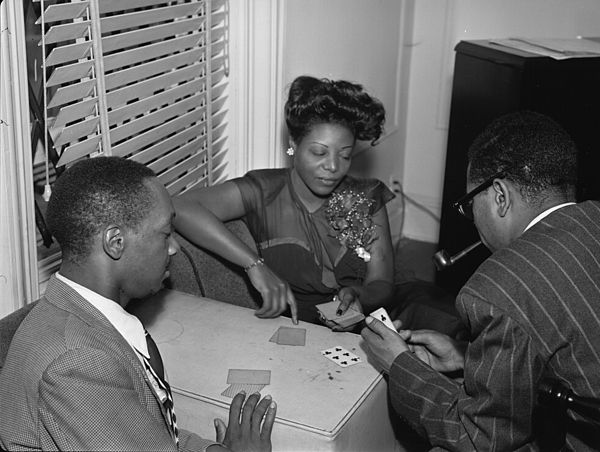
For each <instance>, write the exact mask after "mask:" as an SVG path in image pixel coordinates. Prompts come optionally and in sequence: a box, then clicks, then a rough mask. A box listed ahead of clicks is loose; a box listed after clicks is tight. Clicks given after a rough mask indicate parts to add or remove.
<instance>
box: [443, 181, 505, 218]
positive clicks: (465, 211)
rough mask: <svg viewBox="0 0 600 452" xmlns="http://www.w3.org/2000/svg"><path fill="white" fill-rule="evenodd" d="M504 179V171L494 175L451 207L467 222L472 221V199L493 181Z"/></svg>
mask: <svg viewBox="0 0 600 452" xmlns="http://www.w3.org/2000/svg"><path fill="white" fill-rule="evenodd" d="M504 177H506V173H505V172H504V171H500V172H499V173H496V174H494V175H493V176H492V177H490V178H489V179H486V180H485V181H483V182H482V183H481V184H479V185H478V186H477V187H475V188H474V189H473V190H471V191H470V192H469V193H467V194H466V195H464V196H463V197H462V198H460V199H459V200H458V201H456V202H455V203H454V204H452V207H454V208H455V209H456V210H458V213H460V214H461V215H463V216H465V217H466V218H468V219H469V220H473V199H474V198H475V196H477V195H478V194H479V193H481V192H482V191H484V190H487V189H488V188H489V187H491V186H492V184H493V183H494V180H496V179H502V178H504Z"/></svg>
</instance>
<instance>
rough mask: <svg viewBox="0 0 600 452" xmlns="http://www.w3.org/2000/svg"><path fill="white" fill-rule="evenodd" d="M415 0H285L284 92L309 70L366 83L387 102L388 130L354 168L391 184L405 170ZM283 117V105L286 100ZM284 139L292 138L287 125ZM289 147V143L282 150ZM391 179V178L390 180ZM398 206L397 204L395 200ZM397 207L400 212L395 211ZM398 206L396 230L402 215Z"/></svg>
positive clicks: (283, 36)
mask: <svg viewBox="0 0 600 452" xmlns="http://www.w3.org/2000/svg"><path fill="white" fill-rule="evenodd" d="M412 4H413V1H406V0H286V1H283V2H281V3H280V5H283V8H282V11H281V14H282V28H281V34H280V39H282V42H281V45H282V71H283V75H282V83H283V88H284V96H283V98H282V102H284V101H285V97H286V96H287V89H288V88H289V84H290V83H291V82H292V80H293V79H294V78H295V77H297V76H299V75H303V74H307V75H313V76H316V77H326V78H330V79H334V80H338V79H343V80H349V81H353V82H357V83H360V84H362V85H363V86H364V87H365V89H366V90H367V91H368V92H369V93H370V94H372V95H374V96H375V97H377V98H379V99H380V100H381V101H382V102H383V104H384V106H385V108H386V114H387V118H386V127H385V129H386V130H385V136H384V137H383V138H382V139H381V140H380V143H379V144H378V145H377V146H376V147H375V148H372V149H368V150H366V151H363V152H361V153H360V154H359V156H358V158H355V159H354V162H353V163H354V165H353V167H354V170H355V171H356V172H359V173H362V174H363V175H370V176H373V177H378V178H380V179H381V180H383V181H384V182H385V183H386V184H390V179H391V178H395V179H398V180H400V179H401V176H402V174H403V172H404V169H403V163H404V160H403V157H402V146H403V141H404V135H405V130H404V127H405V124H406V119H405V107H406V105H407V104H406V101H405V99H404V98H405V96H406V89H407V82H408V78H407V76H408V74H409V72H408V64H409V62H408V57H409V56H410V55H409V54H408V53H407V52H406V51H405V50H406V49H405V47H404V45H403V43H404V41H405V40H406V39H407V38H410V36H411V26H412ZM279 114H280V118H282V117H283V105H281V106H280V112H279ZM282 136H283V139H282V140H281V144H282V146H283V147H285V145H286V143H287V138H286V137H285V132H284V131H283V130H282ZM280 152H281V153H283V149H282V150H280ZM390 185H391V184H390ZM392 207H393V206H392ZM394 212H395V214H394ZM399 213H400V212H398V210H397V209H393V212H392V215H391V217H392V218H391V220H392V230H393V231H394V232H396V233H397V234H399V232H400V224H401V218H400V217H399Z"/></svg>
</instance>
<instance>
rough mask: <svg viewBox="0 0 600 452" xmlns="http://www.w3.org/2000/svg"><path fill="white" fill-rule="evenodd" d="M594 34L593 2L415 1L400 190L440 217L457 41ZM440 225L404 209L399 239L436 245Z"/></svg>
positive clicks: (596, 12) (597, 4) (597, 8)
mask: <svg viewBox="0 0 600 452" xmlns="http://www.w3.org/2000/svg"><path fill="white" fill-rule="evenodd" d="M580 35H581V36H600V1H598V0H418V1H416V2H415V11H414V25H413V37H412V42H411V43H410V47H411V48H412V54H411V57H410V61H411V65H410V82H409V96H408V106H407V111H408V116H407V124H406V130H407V134H406V142H405V148H404V149H405V152H404V173H403V177H402V180H403V185H404V190H405V192H406V193H407V194H408V195H409V196H411V197H412V198H414V199H415V200H416V201H418V202H419V203H421V204H422V205H424V206H425V207H427V208H428V209H429V210H432V211H433V212H434V213H435V214H436V215H439V212H440V210H441V200H442V185H443V175H444V167H445V166H444V165H445V155H446V137H447V132H448V131H447V125H448V116H449V106H450V95H451V85H452V70H453V66H454V50H453V49H454V46H455V45H456V44H457V43H458V42H459V41H461V40H469V39H485V38H505V37H513V36H520V37H546V38H547V37H557V38H567V37H569V38H571V37H576V36H580ZM438 231H439V222H438V221H437V220H436V219H435V218H433V216H432V215H430V214H429V213H427V212H425V211H424V210H422V209H418V208H416V207H415V206H414V205H413V204H411V203H407V209H406V213H405V227H404V234H405V235H406V236H408V237H412V238H418V239H422V240H426V241H430V242H437V237H438Z"/></svg>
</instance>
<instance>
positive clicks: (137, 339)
mask: <svg viewBox="0 0 600 452" xmlns="http://www.w3.org/2000/svg"><path fill="white" fill-rule="evenodd" d="M56 277H57V278H58V279H59V280H60V281H62V282H64V283H65V284H67V285H68V286H70V287H72V288H73V290H75V291H76V292H77V293H78V294H79V295H81V296H82V297H83V298H84V299H85V300H86V301H87V302H88V303H90V304H91V305H92V306H94V307H95V308H96V309H97V310H98V311H100V312H101V313H102V315H104V317H106V319H107V320H108V321H109V322H110V323H111V324H112V325H113V326H114V327H115V328H116V330H117V331H118V332H119V333H120V334H121V336H123V338H124V339H125V340H126V341H127V342H128V343H129V345H131V346H132V347H133V348H134V349H135V350H137V351H138V352H139V353H141V354H142V355H144V356H145V357H146V358H148V359H150V355H149V353H148V345H147V343H146V331H145V330H144V326H143V325H142V322H140V320H139V319H138V318H137V317H136V316H134V315H132V314H129V313H128V312H127V311H125V309H123V307H122V306H121V305H120V304H119V303H116V302H114V301H113V300H110V299H108V298H106V297H103V296H102V295H100V294H99V293H96V292H94V291H93V290H90V289H88V288H87V287H84V286H82V285H80V284H77V283H76V282H74V281H71V280H70V279H69V278H66V277H65V276H63V275H61V274H60V273H58V272H56Z"/></svg>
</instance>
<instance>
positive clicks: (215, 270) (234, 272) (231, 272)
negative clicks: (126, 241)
mask: <svg viewBox="0 0 600 452" xmlns="http://www.w3.org/2000/svg"><path fill="white" fill-rule="evenodd" d="M225 226H226V227H227V228H228V229H229V230H230V231H231V232H233V233H234V234H235V235H236V236H238V237H239V238H240V239H241V240H242V241H243V242H244V243H246V244H247V245H248V246H249V247H250V248H252V249H253V250H256V244H255V243H254V239H253V238H252V235H251V234H250V231H249V230H248V228H247V226H246V224H245V223H244V222H243V221H241V220H235V221H229V222H227V223H225ZM175 238H176V240H177V242H179V245H180V246H181V252H179V253H177V254H175V255H174V256H173V257H172V258H171V264H170V267H169V273H170V276H169V279H168V280H167V281H166V282H165V285H166V287H168V288H170V289H174V290H179V291H181V292H187V293H191V294H194V295H198V296H201V297H207V298H212V299H214V300H219V301H224V302H226V303H230V304H234V305H237V306H243V307H247V308H251V309H256V308H257V307H258V306H260V303H261V297H260V294H259V293H258V292H257V291H256V289H254V287H253V286H252V284H251V283H250V280H249V279H248V277H247V276H246V273H245V272H244V270H243V269H242V268H241V267H239V266H237V265H234V264H232V263H231V262H229V261H227V260H226V259H223V258H221V257H220V256H217V255H216V254H214V253H212V252H210V251H208V250H204V249H202V248H200V247H198V246H196V245H194V244H193V243H191V242H189V241H188V240H186V239H185V238H184V237H182V236H181V235H179V234H177V233H175Z"/></svg>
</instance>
